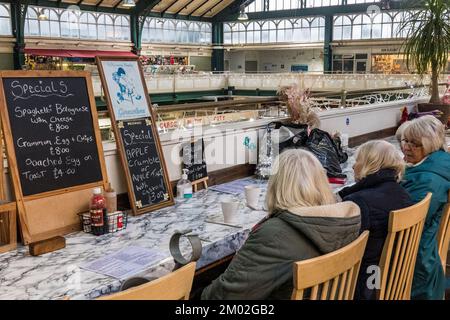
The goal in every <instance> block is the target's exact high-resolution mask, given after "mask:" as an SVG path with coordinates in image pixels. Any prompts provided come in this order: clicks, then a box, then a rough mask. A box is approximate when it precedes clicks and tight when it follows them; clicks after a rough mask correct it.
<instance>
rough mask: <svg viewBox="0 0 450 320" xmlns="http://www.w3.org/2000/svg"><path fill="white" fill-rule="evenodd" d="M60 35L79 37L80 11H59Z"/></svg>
mask: <svg viewBox="0 0 450 320" xmlns="http://www.w3.org/2000/svg"><path fill="white" fill-rule="evenodd" d="M60 23H61V37H68V38H79V37H80V11H76V10H64V11H63V12H62V13H61V18H60Z"/></svg>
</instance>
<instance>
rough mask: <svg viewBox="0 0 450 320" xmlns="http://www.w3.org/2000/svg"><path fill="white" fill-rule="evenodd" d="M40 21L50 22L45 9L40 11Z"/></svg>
mask: <svg viewBox="0 0 450 320" xmlns="http://www.w3.org/2000/svg"><path fill="white" fill-rule="evenodd" d="M38 20H40V21H45V20H48V17H47V15H46V14H45V13H44V10H43V9H41V10H39V15H38Z"/></svg>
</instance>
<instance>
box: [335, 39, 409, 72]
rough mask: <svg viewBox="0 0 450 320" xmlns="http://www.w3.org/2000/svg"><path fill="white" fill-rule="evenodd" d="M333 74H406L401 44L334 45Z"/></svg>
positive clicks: (359, 43)
mask: <svg viewBox="0 0 450 320" xmlns="http://www.w3.org/2000/svg"><path fill="white" fill-rule="evenodd" d="M332 72H333V73H377V74H406V73H410V72H409V71H408V68H407V66H406V57H405V55H404V54H403V53H402V50H401V42H398V41H396V42H395V43H387V44H386V43H384V44H383V43H377V44H376V46H374V44H373V42H371V43H370V44H364V43H361V42H359V41H353V42H348V43H341V42H339V43H334V44H333V67H332Z"/></svg>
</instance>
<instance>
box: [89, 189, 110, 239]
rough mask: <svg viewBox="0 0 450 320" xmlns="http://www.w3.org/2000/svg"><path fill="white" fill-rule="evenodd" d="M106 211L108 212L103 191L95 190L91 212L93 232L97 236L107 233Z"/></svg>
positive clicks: (90, 207) (90, 206)
mask: <svg viewBox="0 0 450 320" xmlns="http://www.w3.org/2000/svg"><path fill="white" fill-rule="evenodd" d="M104 210H106V201H105V197H104V196H103V194H102V189H101V188H94V190H93V195H92V198H91V202H90V205H89V211H90V213H91V230H92V233H93V234H94V235H96V236H99V235H102V234H104V233H105V225H106V221H105V219H104Z"/></svg>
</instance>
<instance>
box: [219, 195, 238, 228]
mask: <svg viewBox="0 0 450 320" xmlns="http://www.w3.org/2000/svg"><path fill="white" fill-rule="evenodd" d="M238 208H239V202H238V201H233V200H229V201H222V213H223V222H225V223H230V222H235V221H236V220H237V217H238Z"/></svg>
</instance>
